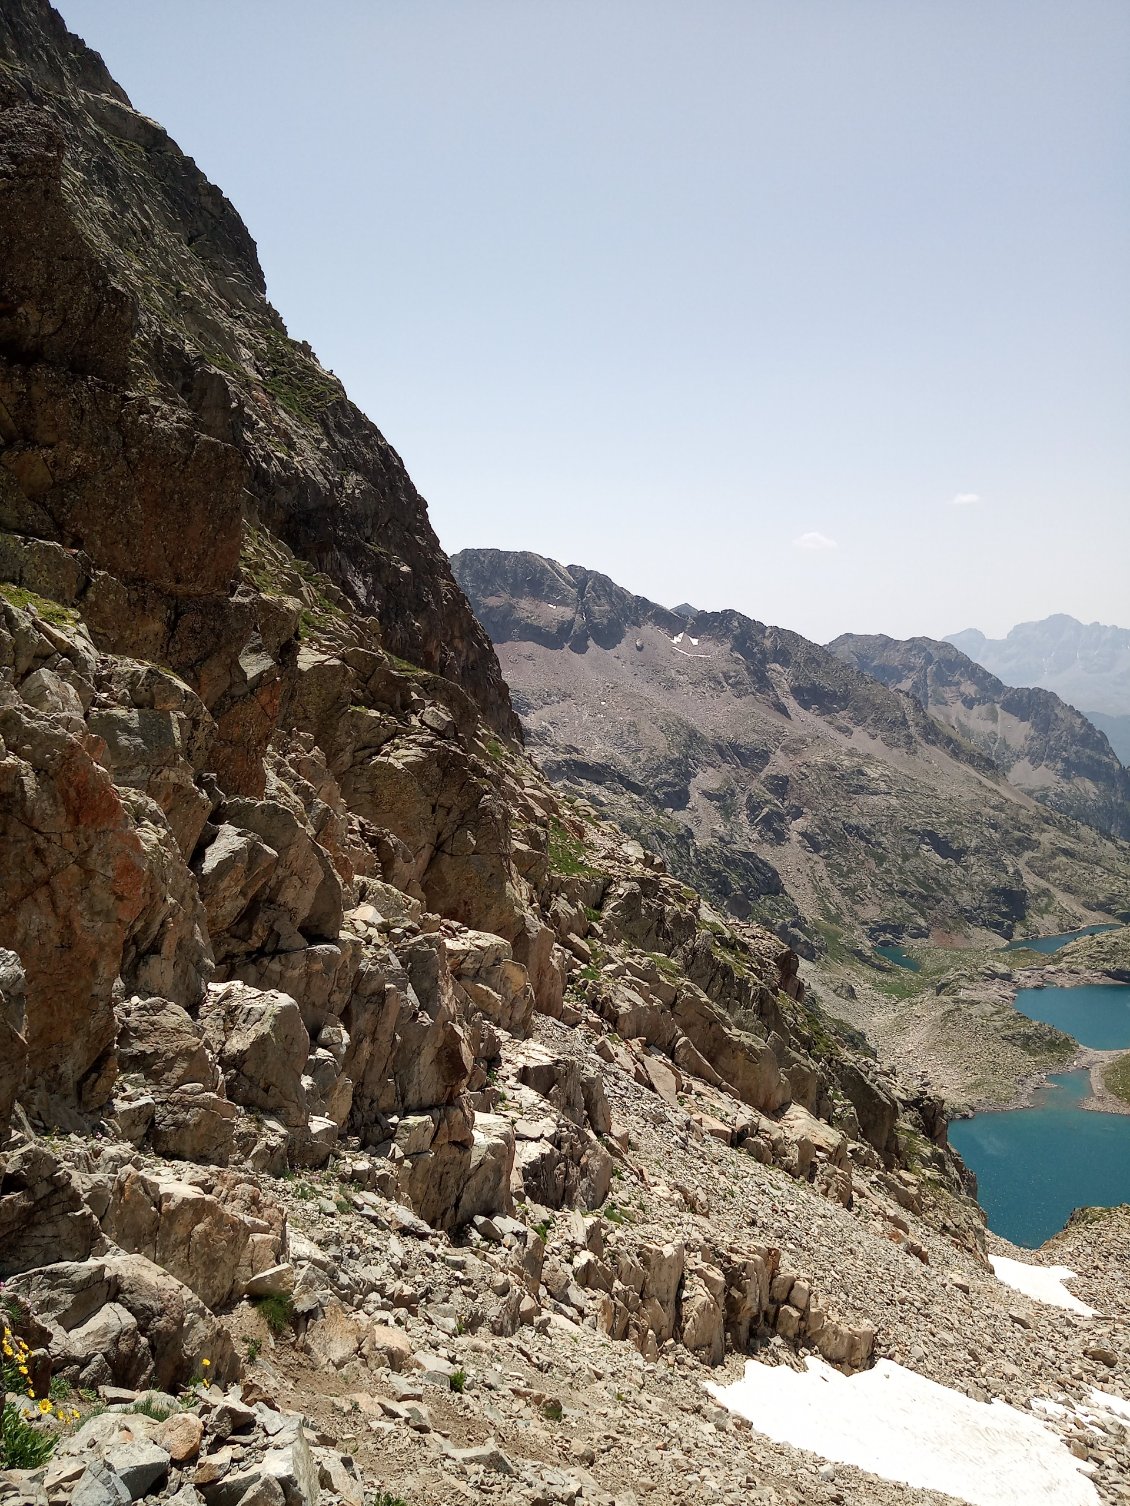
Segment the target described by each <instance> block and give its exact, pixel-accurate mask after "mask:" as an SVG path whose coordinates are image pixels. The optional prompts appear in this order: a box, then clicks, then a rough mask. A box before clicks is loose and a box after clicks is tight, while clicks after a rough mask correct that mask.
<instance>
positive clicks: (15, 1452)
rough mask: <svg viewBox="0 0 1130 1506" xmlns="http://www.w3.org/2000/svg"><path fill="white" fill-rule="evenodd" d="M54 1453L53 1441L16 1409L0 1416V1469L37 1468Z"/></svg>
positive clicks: (11, 1408)
mask: <svg viewBox="0 0 1130 1506" xmlns="http://www.w3.org/2000/svg"><path fill="white" fill-rule="evenodd" d="M54 1452H55V1439H54V1438H53V1437H52V1435H51V1434H50V1433H44V1432H42V1431H41V1430H40V1429H39V1428H37V1427H36V1426H35V1424H34V1423H33V1422H28V1420H27V1419H26V1418H25V1417H24V1415H23V1413H22V1412H21V1411H20V1410H19V1408H18V1407H5V1408H4V1411H3V1413H0V1469H38V1468H39V1466H40V1465H41V1464H46V1463H47V1461H48V1459H50V1457H51V1455H52V1454H53V1453H54Z"/></svg>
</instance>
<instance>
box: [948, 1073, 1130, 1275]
mask: <svg viewBox="0 0 1130 1506" xmlns="http://www.w3.org/2000/svg"><path fill="white" fill-rule="evenodd" d="M1089 1091H1090V1073H1089V1072H1086V1071H1081V1072H1065V1073H1062V1074H1060V1075H1059V1076H1056V1077H1052V1078H1050V1079H1049V1080H1048V1083H1047V1085H1046V1086H1045V1087H1041V1088H1038V1089H1037V1090H1036V1092H1035V1094H1034V1095H1033V1099H1032V1103H1031V1106H1030V1107H1029V1108H1025V1109H1008V1110H1006V1111H1005V1112H1003V1113H992V1114H975V1115H974V1116H973V1118H972V1119H957V1120H954V1122H953V1123H952V1124H951V1125H950V1129H949V1133H950V1142H951V1144H952V1145H953V1147H954V1149H955V1150H957V1151H958V1152H959V1153H960V1154H961V1156H962V1158H963V1159H964V1161H965V1163H966V1165H967V1166H968V1167H969V1168H970V1170H972V1171H974V1172H976V1174H977V1195H978V1197H979V1198H980V1200H981V1206H982V1207H983V1208H984V1209H985V1212H986V1213H987V1214H988V1216H989V1228H990V1229H992V1230H993V1232H994V1233H995V1234H1000V1235H1002V1236H1003V1237H1004V1238H1005V1239H1010V1240H1011V1241H1012V1242H1013V1244H1017V1245H1023V1246H1025V1247H1026V1248H1028V1249H1035V1247H1036V1246H1037V1245H1041V1244H1043V1243H1044V1241H1045V1240H1046V1239H1050V1238H1051V1236H1052V1235H1053V1234H1057V1233H1058V1232H1059V1230H1060V1229H1062V1228H1063V1226H1064V1224H1066V1222H1067V1220H1068V1219H1069V1218H1070V1216H1071V1213H1072V1210H1073V1209H1075V1208H1088V1207H1092V1208H1109V1207H1113V1206H1114V1205H1115V1204H1117V1203H1126V1202H1130V1114H1096V1113H1092V1112H1091V1111H1090V1110H1088V1109H1084V1108H1081V1107H1080V1104H1081V1103H1082V1101H1083V1099H1084V1098H1086V1096H1087V1094H1088V1092H1089Z"/></svg>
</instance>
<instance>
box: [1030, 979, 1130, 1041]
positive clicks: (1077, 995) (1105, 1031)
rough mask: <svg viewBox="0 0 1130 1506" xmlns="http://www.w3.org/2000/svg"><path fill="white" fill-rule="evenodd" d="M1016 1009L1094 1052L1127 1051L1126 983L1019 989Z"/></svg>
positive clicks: (1129, 989)
mask: <svg viewBox="0 0 1130 1506" xmlns="http://www.w3.org/2000/svg"><path fill="white" fill-rule="evenodd" d="M1016 1007H1017V1009H1018V1010H1019V1011H1020V1013H1021V1014H1023V1015H1027V1017H1028V1018H1029V1019H1030V1020H1042V1021H1043V1023H1044V1024H1045V1025H1054V1026H1055V1028H1056V1029H1057V1030H1062V1031H1063V1033H1064V1034H1065V1035H1070V1036H1072V1037H1073V1038H1074V1039H1075V1040H1077V1041H1078V1042H1079V1044H1080V1045H1081V1046H1093V1047H1094V1048H1095V1049H1096V1050H1097V1051H1117V1050H1118V1048H1119V1047H1121V1046H1126V1047H1130V983H1084V984H1082V985H1081V986H1080V987H1079V988H1022V989H1020V991H1019V992H1018V993H1017V995H1016Z"/></svg>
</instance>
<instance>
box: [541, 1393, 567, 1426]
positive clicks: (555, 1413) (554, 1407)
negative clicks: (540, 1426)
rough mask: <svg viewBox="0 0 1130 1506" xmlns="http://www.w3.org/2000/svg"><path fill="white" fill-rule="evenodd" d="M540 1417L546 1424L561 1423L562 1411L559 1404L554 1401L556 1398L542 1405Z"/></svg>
mask: <svg viewBox="0 0 1130 1506" xmlns="http://www.w3.org/2000/svg"><path fill="white" fill-rule="evenodd" d="M541 1415H542V1416H543V1417H544V1418H545V1420H546V1421H547V1422H560V1421H561V1418H562V1416H563V1415H564V1411H563V1408H562V1406H561V1403H560V1402H559V1401H558V1400H557V1399H556V1397H553V1398H551V1399H550V1400H549V1401H547V1402H544V1403H543V1404H542V1409H541Z"/></svg>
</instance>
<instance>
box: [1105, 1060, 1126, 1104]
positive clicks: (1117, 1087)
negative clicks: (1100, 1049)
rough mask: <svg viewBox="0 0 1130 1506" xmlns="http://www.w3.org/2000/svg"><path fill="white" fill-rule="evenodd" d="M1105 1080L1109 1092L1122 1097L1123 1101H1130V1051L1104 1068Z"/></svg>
mask: <svg viewBox="0 0 1130 1506" xmlns="http://www.w3.org/2000/svg"><path fill="white" fill-rule="evenodd" d="M1103 1082H1104V1083H1105V1084H1106V1089H1107V1092H1108V1093H1113V1094H1114V1096H1115V1097H1116V1098H1121V1099H1122V1101H1123V1103H1130V1051H1128V1052H1127V1053H1126V1055H1125V1056H1120V1057H1119V1058H1118V1060H1117V1061H1113V1062H1111V1064H1110V1066H1109V1067H1107V1068H1106V1069H1105V1070H1104V1072H1103Z"/></svg>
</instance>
